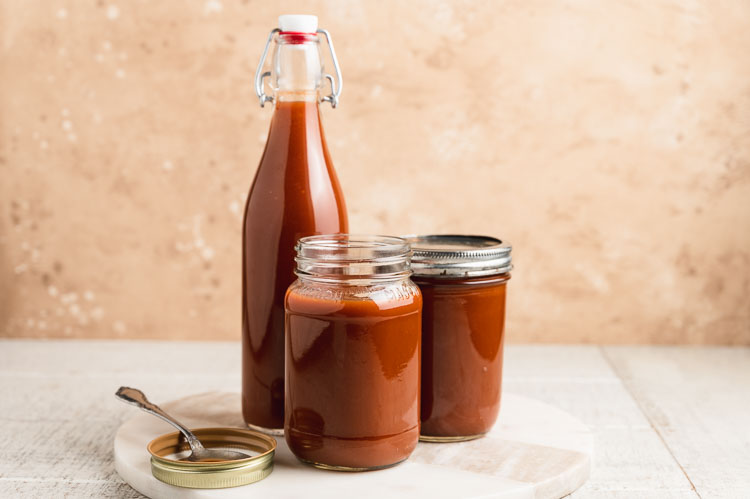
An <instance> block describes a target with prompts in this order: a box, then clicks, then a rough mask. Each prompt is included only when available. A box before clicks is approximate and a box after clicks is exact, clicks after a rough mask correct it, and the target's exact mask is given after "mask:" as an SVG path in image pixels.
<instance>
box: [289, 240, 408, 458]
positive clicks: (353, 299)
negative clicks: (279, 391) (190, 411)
mask: <svg viewBox="0 0 750 499" xmlns="http://www.w3.org/2000/svg"><path fill="white" fill-rule="evenodd" d="M296 251H297V257H296V262H297V267H296V274H297V280H296V281H295V282H294V283H293V284H292V285H291V286H290V287H289V290H288V291H287V293H286V300H285V308H286V345H285V352H286V357H285V360H286V373H285V406H284V411H285V412H284V414H285V418H284V419H285V420H284V435H285V438H286V441H287V443H288V444H289V448H290V449H291V451H292V452H293V453H294V455H295V456H297V458H299V459H300V460H302V461H304V462H306V463H309V464H312V465H313V466H317V467H320V468H326V469H335V470H349V471H359V470H371V469H378V468H385V467H389V466H393V465H395V464H397V463H399V462H401V461H403V460H405V459H406V458H407V457H409V455H410V454H411V453H412V451H413V450H414V448H415V447H416V445H417V441H418V439H419V396H420V391H419V378H420V338H421V332H420V331H421V319H422V296H421V294H420V292H419V288H418V287H417V286H416V285H415V284H414V283H413V282H412V281H411V280H410V275H411V270H410V266H409V263H410V262H409V258H410V256H411V251H410V248H409V245H408V243H407V242H406V241H404V240H403V239H401V238H397V237H385V236H354V235H348V234H336V235H318V236H310V237H304V238H302V239H300V240H299V242H298V243H297V245H296Z"/></svg>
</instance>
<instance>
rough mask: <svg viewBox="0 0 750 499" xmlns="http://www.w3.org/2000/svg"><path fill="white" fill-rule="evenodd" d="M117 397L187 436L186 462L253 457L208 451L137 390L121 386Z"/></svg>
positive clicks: (218, 450)
mask: <svg viewBox="0 0 750 499" xmlns="http://www.w3.org/2000/svg"><path fill="white" fill-rule="evenodd" d="M115 396H116V397H118V398H120V399H122V400H124V401H125V402H127V403H129V404H133V405H135V406H137V407H140V408H141V409H143V410H144V411H146V412H148V413H149V414H153V415H154V416H157V417H160V418H161V419H163V420H164V421H166V422H167V423H169V424H171V425H172V426H174V427H175V428H177V429H178V430H180V431H181V432H182V434H183V435H185V439H186V440H187V442H188V444H190V449H191V450H192V452H191V453H190V455H189V456H188V457H186V458H185V459H183V461H184V460H187V461H236V460H238V459H248V458H250V457H251V456H249V455H247V454H244V453H242V452H235V451H232V450H224V449H206V448H205V447H203V444H202V443H201V442H200V440H198V437H196V436H195V435H193V433H192V432H191V431H190V430H188V429H187V427H186V426H185V425H183V424H181V423H180V422H178V421H177V420H176V419H175V418H173V417H172V416H170V415H169V414H167V413H166V412H164V411H163V410H162V409H161V408H160V407H159V406H158V405H156V404H152V403H151V402H149V401H148V399H147V398H146V395H144V393H143V392H142V391H140V390H138V389H137V388H130V387H127V386H121V387H120V389H119V390H117V393H115Z"/></svg>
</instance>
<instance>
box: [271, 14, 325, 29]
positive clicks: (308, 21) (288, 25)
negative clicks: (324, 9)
mask: <svg viewBox="0 0 750 499" xmlns="http://www.w3.org/2000/svg"><path fill="white" fill-rule="evenodd" d="M279 29H280V30H281V31H292V32H296V33H315V32H316V31H317V30H318V16H309V15H301V14H285V15H283V16H279Z"/></svg>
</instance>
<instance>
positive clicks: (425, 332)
mask: <svg viewBox="0 0 750 499" xmlns="http://www.w3.org/2000/svg"><path fill="white" fill-rule="evenodd" d="M409 240H410V242H411V243H412V245H413V249H414V259H413V261H412V268H413V269H414V273H415V275H414V276H413V277H412V279H413V281H414V282H415V283H416V284H417V285H418V286H419V288H420V290H421V292H422V297H423V302H424V305H423V314H422V386H421V393H422V399H421V403H422V406H421V421H422V428H421V435H422V436H421V438H422V440H426V441H460V440H470V439H472V438H476V437H479V436H481V435H483V434H485V433H487V432H488V431H489V430H490V429H491V428H492V426H493V425H494V424H495V421H496V420H497V417H498V413H499V410H500V400H501V387H502V370H503V345H504V338H505V294H506V283H507V281H508V279H510V273H509V271H510V247H509V246H507V245H503V244H502V242H501V241H500V240H497V239H494V238H483V237H479V236H419V237H417V238H410V239H409Z"/></svg>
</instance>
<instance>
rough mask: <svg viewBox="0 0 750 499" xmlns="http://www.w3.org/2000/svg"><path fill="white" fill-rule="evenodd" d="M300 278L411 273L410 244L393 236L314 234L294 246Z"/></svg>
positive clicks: (381, 277) (384, 275)
mask: <svg viewBox="0 0 750 499" xmlns="http://www.w3.org/2000/svg"><path fill="white" fill-rule="evenodd" d="M295 250H296V252H297V256H296V258H295V262H297V268H296V270H295V273H296V274H297V276H300V277H318V278H327V279H335V280H341V279H356V278H365V279H391V278H399V277H404V276H409V275H411V269H410V259H411V254H412V253H411V247H410V246H409V243H408V242H406V240H404V239H402V238H400V237H394V236H380V235H359V234H318V235H314V236H307V237H303V238H301V239H299V240H298V241H297V244H296V245H295Z"/></svg>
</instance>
